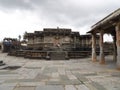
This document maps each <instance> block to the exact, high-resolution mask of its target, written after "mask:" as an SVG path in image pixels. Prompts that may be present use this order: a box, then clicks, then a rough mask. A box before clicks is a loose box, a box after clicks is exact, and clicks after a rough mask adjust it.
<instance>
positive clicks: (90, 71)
mask: <svg viewBox="0 0 120 90" xmlns="http://www.w3.org/2000/svg"><path fill="white" fill-rule="evenodd" d="M0 58H1V60H3V61H4V62H5V63H6V65H5V66H0V90H120V71H118V70H116V65H115V62H114V61H112V58H113V57H111V56H108V57H106V60H107V62H106V64H105V65H100V64H99V62H96V63H93V62H91V59H90V58H86V59H76V60H75V59H70V60H57V61H54V60H53V61H52V60H51V61H46V60H36V59H25V58H23V57H15V56H7V54H5V53H4V54H3V53H0ZM8 66H11V67H12V66H13V67H14V66H20V67H19V68H15V67H14V68H12V69H11V68H5V67H8Z"/></svg>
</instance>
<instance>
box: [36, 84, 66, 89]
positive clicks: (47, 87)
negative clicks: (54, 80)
mask: <svg viewBox="0 0 120 90" xmlns="http://www.w3.org/2000/svg"><path fill="white" fill-rule="evenodd" d="M36 90H64V88H63V86H59V85H57V86H55V85H54V86H50V85H47V86H38V87H36Z"/></svg>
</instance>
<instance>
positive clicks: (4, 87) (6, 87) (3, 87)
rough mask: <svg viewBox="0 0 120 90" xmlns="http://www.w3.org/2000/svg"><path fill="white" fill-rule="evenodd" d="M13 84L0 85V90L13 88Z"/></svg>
mask: <svg viewBox="0 0 120 90" xmlns="http://www.w3.org/2000/svg"><path fill="white" fill-rule="evenodd" d="M13 89H14V87H13V86H0V90H13Z"/></svg>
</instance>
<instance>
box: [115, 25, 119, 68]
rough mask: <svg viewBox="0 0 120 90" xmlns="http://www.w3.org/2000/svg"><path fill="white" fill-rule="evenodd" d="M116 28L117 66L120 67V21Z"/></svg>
mask: <svg viewBox="0 0 120 90" xmlns="http://www.w3.org/2000/svg"><path fill="white" fill-rule="evenodd" d="M115 29H116V45H117V68H118V69H120V23H118V24H117V25H116V27H115Z"/></svg>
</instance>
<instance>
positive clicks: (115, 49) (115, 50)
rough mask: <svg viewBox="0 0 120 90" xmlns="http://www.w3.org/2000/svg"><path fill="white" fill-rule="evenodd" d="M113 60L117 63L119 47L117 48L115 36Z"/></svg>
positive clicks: (114, 37)
mask: <svg viewBox="0 0 120 90" xmlns="http://www.w3.org/2000/svg"><path fill="white" fill-rule="evenodd" d="M113 49H114V51H113V60H114V61H117V46H116V36H113Z"/></svg>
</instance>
